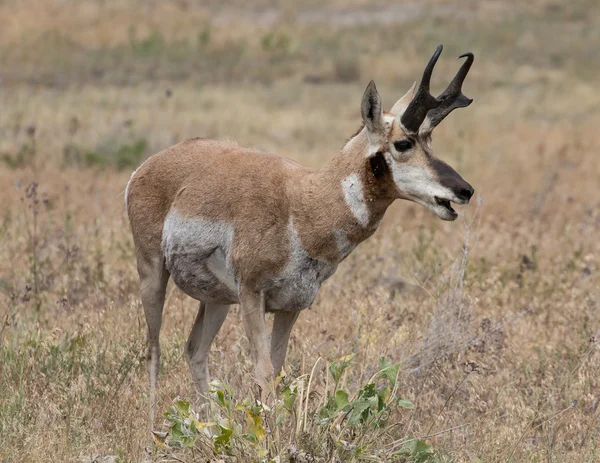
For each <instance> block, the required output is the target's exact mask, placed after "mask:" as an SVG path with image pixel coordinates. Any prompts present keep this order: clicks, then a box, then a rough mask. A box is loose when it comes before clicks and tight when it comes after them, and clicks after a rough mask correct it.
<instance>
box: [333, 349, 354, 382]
mask: <svg viewBox="0 0 600 463" xmlns="http://www.w3.org/2000/svg"><path fill="white" fill-rule="evenodd" d="M353 357H354V354H348V355H345V356H343V357H341V358H339V359H337V360H336V361H335V362H331V364H330V365H329V373H331V376H333V380H334V381H335V383H336V385H337V383H338V382H339V380H340V378H341V377H342V374H343V373H344V371H345V370H346V368H348V365H350V361H351V360H352V358H353Z"/></svg>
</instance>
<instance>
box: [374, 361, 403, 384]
mask: <svg viewBox="0 0 600 463" xmlns="http://www.w3.org/2000/svg"><path fill="white" fill-rule="evenodd" d="M379 368H381V370H380V371H379V374H382V375H384V376H385V377H386V378H387V379H388V381H389V382H390V384H391V385H392V387H394V386H395V385H396V378H397V377H398V371H400V365H394V364H392V363H388V362H387V360H386V359H385V357H381V359H379Z"/></svg>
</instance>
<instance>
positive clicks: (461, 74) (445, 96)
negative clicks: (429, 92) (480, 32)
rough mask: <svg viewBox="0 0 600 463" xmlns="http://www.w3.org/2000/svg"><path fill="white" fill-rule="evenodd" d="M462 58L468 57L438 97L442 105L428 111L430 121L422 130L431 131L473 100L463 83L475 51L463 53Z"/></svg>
mask: <svg viewBox="0 0 600 463" xmlns="http://www.w3.org/2000/svg"><path fill="white" fill-rule="evenodd" d="M460 58H467V60H466V61H465V62H464V63H463V65H462V66H461V67H460V69H459V70H458V72H457V73H456V75H455V76H454V79H452V82H450V85H448V87H447V88H446V90H444V91H443V92H442V93H441V94H440V95H439V96H438V97H437V99H438V100H439V101H440V105H439V106H437V107H436V108H432V109H430V110H429V112H428V113H427V120H428V121H429V123H428V124H425V125H424V126H423V127H422V128H421V132H431V131H432V130H433V129H434V127H436V126H437V125H438V124H439V123H440V122H442V120H443V119H444V118H445V117H446V116H447V115H448V114H450V113H451V112H452V111H454V110H455V109H457V108H465V107H467V106H469V105H470V104H471V103H472V102H473V100H472V99H471V98H467V97H466V96H465V95H464V94H463V93H462V84H463V82H464V81H465V78H466V77H467V74H468V73H469V70H470V69H471V65H472V64H473V61H474V60H475V56H474V55H473V53H463V54H462V55H460V56H459V57H458V59H460Z"/></svg>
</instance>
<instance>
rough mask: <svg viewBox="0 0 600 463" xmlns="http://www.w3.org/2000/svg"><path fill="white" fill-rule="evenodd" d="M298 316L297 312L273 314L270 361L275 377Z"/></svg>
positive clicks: (279, 370)
mask: <svg viewBox="0 0 600 463" xmlns="http://www.w3.org/2000/svg"><path fill="white" fill-rule="evenodd" d="M298 315H300V311H299V310H294V311H290V312H285V311H281V312H275V315H274V319H273V334H272V335H271V361H272V362H273V373H274V374H275V375H278V374H279V373H280V372H281V368H282V367H283V362H284V361H285V354H286V352H287V345H288V341H289V340H290V333H291V332H292V327H293V326H294V323H296V320H297V319H298Z"/></svg>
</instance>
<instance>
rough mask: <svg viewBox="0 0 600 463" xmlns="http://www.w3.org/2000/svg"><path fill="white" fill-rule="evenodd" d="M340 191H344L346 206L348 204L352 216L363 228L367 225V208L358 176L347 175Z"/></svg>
mask: <svg viewBox="0 0 600 463" xmlns="http://www.w3.org/2000/svg"><path fill="white" fill-rule="evenodd" d="M342 190H343V191H344V198H345V199H346V204H348V207H349V208H350V211H351V212H352V215H354V217H355V218H356V220H358V223H360V224H361V225H362V226H363V227H366V226H367V225H369V215H370V214H369V208H368V207H367V204H366V203H365V196H364V194H363V185H362V182H361V181H360V178H359V177H358V174H351V175H348V177H346V178H345V179H344V180H342Z"/></svg>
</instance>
